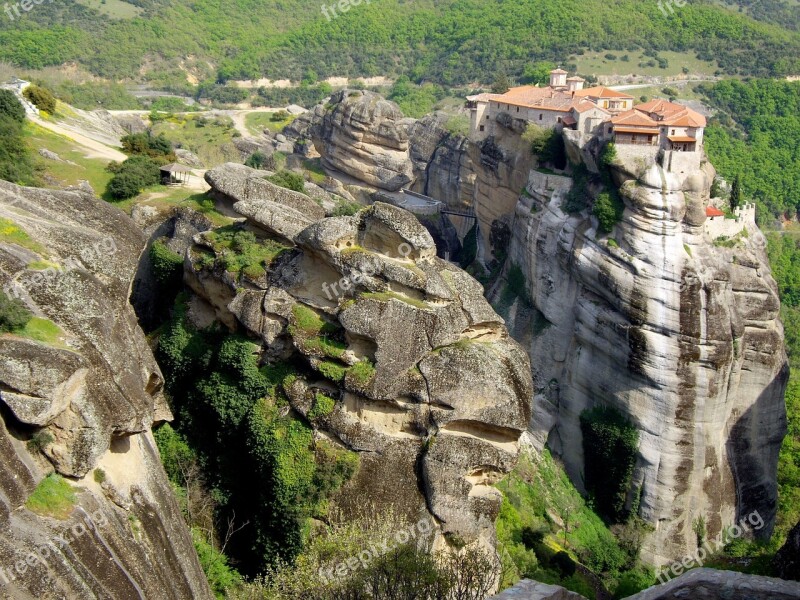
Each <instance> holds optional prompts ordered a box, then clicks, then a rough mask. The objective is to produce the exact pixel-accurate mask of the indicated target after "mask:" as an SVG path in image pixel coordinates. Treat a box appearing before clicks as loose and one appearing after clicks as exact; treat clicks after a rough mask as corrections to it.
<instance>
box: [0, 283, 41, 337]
mask: <svg viewBox="0 0 800 600" xmlns="http://www.w3.org/2000/svg"><path fill="white" fill-rule="evenodd" d="M32 318H33V314H32V313H31V311H29V310H28V308H27V307H26V306H25V304H24V303H23V302H22V301H21V300H18V299H17V298H11V297H9V296H7V295H6V294H5V292H2V291H0V332H2V333H11V332H15V331H19V330H21V329H22V328H24V327H25V325H27V324H28V321H30V320H31V319H32Z"/></svg>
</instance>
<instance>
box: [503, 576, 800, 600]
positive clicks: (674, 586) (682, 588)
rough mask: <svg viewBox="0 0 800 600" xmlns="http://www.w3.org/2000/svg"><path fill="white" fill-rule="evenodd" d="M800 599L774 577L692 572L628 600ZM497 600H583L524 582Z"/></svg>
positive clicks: (799, 590) (796, 589) (791, 585)
mask: <svg viewBox="0 0 800 600" xmlns="http://www.w3.org/2000/svg"><path fill="white" fill-rule="evenodd" d="M798 597H800V584H798V583H795V582H789V581H783V580H781V579H774V578H772V577H760V576H757V575H744V574H742V573H733V572H731V571H715V570H713V569H693V570H692V571H689V572H688V573H684V574H683V575H681V576H680V577H676V578H675V579H673V580H672V581H669V582H667V583H665V584H663V585H656V586H654V587H651V588H648V589H646V590H644V591H642V592H639V593H638V594H634V595H633V596H629V597H628V598H627V600H679V599H682V598H691V599H692V600H723V599H724V600H792V599H793V598H798ZM493 598H494V600H582V599H584V597H583V596H581V595H580V594H576V593H574V592H570V591H568V590H565V589H564V588H562V587H560V586H557V585H545V584H543V583H537V582H535V581H530V580H524V581H521V582H519V583H518V584H517V585H515V586H514V587H512V588H509V589H507V590H505V591H504V592H503V593H501V594H498V595H497V596H493ZM584 600H585V599H584Z"/></svg>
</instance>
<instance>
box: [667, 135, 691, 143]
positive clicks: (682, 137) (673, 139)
mask: <svg viewBox="0 0 800 600" xmlns="http://www.w3.org/2000/svg"><path fill="white" fill-rule="evenodd" d="M667 138H668V139H669V141H670V142H677V143H683V142H688V143H694V142H696V141H697V140H696V139H695V138H693V137H689V136H688V135H669V136H667Z"/></svg>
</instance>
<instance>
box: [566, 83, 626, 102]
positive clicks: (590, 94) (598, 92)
mask: <svg viewBox="0 0 800 600" xmlns="http://www.w3.org/2000/svg"><path fill="white" fill-rule="evenodd" d="M575 96H576V97H578V96H581V97H583V98H626V99H630V100H633V96H629V95H628V94H626V93H625V92H618V91H616V90H612V89H611V88H607V87H604V86H602V85H598V86H595V87H590V88H586V89H584V90H575Z"/></svg>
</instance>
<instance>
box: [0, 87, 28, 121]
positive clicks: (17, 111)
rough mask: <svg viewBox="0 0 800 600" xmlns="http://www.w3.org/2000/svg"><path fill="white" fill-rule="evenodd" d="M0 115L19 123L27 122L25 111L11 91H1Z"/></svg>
mask: <svg viewBox="0 0 800 600" xmlns="http://www.w3.org/2000/svg"><path fill="white" fill-rule="evenodd" d="M0 115H5V116H7V117H10V118H11V119H13V120H14V121H18V122H19V123H22V122H23V121H24V120H25V109H24V108H23V106H22V104H21V103H20V101H19V100H18V99H17V97H16V96H15V95H14V92H12V91H11V90H0Z"/></svg>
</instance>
